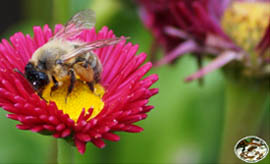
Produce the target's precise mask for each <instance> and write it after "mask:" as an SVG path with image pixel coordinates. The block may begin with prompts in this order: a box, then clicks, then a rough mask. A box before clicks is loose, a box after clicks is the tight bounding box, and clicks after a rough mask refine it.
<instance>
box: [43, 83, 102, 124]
mask: <svg viewBox="0 0 270 164" xmlns="http://www.w3.org/2000/svg"><path fill="white" fill-rule="evenodd" d="M69 84H70V83H69V82H65V83H64V84H63V85H62V86H61V87H59V88H57V89H56V90H55V91H53V92H52V93H51V87H52V86H53V84H50V85H48V86H47V87H46V88H45V89H44V91H43V93H42V97H43V98H44V99H45V100H47V101H48V102H49V101H54V102H55V103H56V105H57V108H58V109H59V110H63V112H64V113H65V114H68V115H69V117H70V118H71V119H72V120H74V121H75V122H77V120H78V118H79V116H80V114H81V112H82V110H83V108H84V109H85V112H86V113H87V111H88V109H89V108H91V107H92V108H93V112H92V115H91V117H90V118H89V119H92V118H94V117H95V116H97V115H98V114H99V113H100V112H101V111H102V109H103V107H104V102H103V101H102V97H103V95H104V93H105V90H104V88H103V87H102V85H100V84H95V86H94V93H93V92H92V91H91V90H90V89H89V87H88V85H87V84H85V83H83V82H82V81H79V80H77V81H76V83H75V86H74V88H73V90H72V92H71V93H70V94H69V95H68V97H67V98H66V95H67V91H68V87H69Z"/></svg>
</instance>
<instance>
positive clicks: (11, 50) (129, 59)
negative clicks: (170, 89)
mask: <svg viewBox="0 0 270 164" xmlns="http://www.w3.org/2000/svg"><path fill="white" fill-rule="evenodd" d="M61 28H62V26H61V25H57V26H56V27H55V30H54V33H55V32H56V31H58V30H60V29H61ZM52 36H53V32H52V30H51V29H50V28H49V27H48V26H47V25H45V26H44V28H43V29H42V28H41V27H39V26H36V27H34V37H33V38H31V37H30V35H28V34H27V35H24V34H22V33H21V32H18V33H16V34H15V35H13V36H12V37H10V41H11V44H10V43H9V42H8V41H7V40H5V39H3V40H2V43H1V44H0V106H1V107H2V108H3V109H4V110H6V111H8V112H10V114H8V115H7V117H8V118H10V119H13V120H17V121H19V122H20V124H19V125H17V128H18V129H21V130H31V131H33V132H39V133H41V134H49V135H53V136H54V137H55V138H65V139H67V138H69V139H70V138H71V139H72V141H74V143H75V145H76V147H77V148H78V150H79V152H80V153H84V152H85V145H86V143H88V142H92V143H93V144H94V145H96V146H97V147H99V148H103V147H104V146H105V143H104V141H103V140H104V139H106V140H110V141H118V140H119V139H120V137H119V136H118V135H116V134H114V132H115V131H125V132H132V133H136V132H141V131H142V130H143V128H141V127H139V126H137V125H134V123H135V122H138V121H140V120H143V119H145V118H146V117H147V114H146V113H147V112H149V111H150V110H151V109H153V106H150V105H147V104H148V99H149V98H150V97H151V96H153V95H155V94H157V93H158V89H157V88H153V89H149V87H150V86H151V85H152V84H153V83H155V82H156V81H157V80H158V76H157V75H155V74H153V75H150V76H148V77H146V78H143V76H144V75H145V74H146V73H147V72H148V71H149V70H150V69H151V67H152V64H151V63H150V62H148V63H146V64H144V65H142V64H143V62H144V61H145V59H146V54H145V53H141V54H139V55H136V52H137V49H138V45H132V44H131V43H125V41H121V42H120V43H118V44H116V45H112V46H107V47H104V48H100V49H96V50H95V53H96V54H97V55H98V57H99V59H100V61H101V63H102V65H103V72H102V77H101V82H100V83H101V85H102V86H103V87H104V89H105V94H104V95H103V97H102V102H103V103H104V107H103V106H102V107H101V109H100V110H101V111H95V108H92V107H91V108H88V107H87V108H86V107H85V108H86V109H85V108H83V109H82V108H78V107H77V108H76V106H72V105H71V106H72V108H75V109H74V110H75V111H79V115H77V116H76V115H74V114H73V116H72V117H71V114H70V113H69V112H67V111H65V110H62V109H59V108H58V105H57V103H55V102H53V101H50V102H48V103H47V102H46V101H44V100H42V99H41V98H40V97H39V96H38V95H37V94H36V93H35V92H34V90H33V89H32V88H31V86H30V84H29V82H28V81H27V80H26V79H25V78H24V77H23V76H21V75H20V74H19V73H17V72H15V71H14V68H17V69H18V70H20V71H21V72H23V70H24V67H25V65H26V64H27V63H28V61H29V59H30V58H31V56H32V54H33V53H34V52H35V50H37V49H38V48H39V47H41V46H42V45H44V44H45V43H46V42H48V40H49V39H50V38H51V37H52ZM113 37H115V36H114V34H113V32H112V31H111V30H109V29H108V28H107V27H103V28H102V29H101V30H100V31H99V32H98V33H96V32H95V30H94V29H92V30H85V31H83V32H82V33H81V34H80V35H79V36H78V38H79V39H80V40H81V41H84V42H91V41H95V40H99V39H106V38H113ZM68 101H69V100H68ZM85 101H87V102H88V100H87V99H86V100H85ZM67 104H68V103H67ZM95 112H96V113H95ZM94 113H95V114H94Z"/></svg>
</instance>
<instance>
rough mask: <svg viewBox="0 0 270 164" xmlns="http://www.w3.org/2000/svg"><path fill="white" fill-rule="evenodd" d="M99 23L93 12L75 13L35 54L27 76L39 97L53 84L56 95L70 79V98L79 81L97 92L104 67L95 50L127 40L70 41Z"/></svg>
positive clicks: (26, 72)
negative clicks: (97, 85) (96, 85)
mask: <svg viewBox="0 0 270 164" xmlns="http://www.w3.org/2000/svg"><path fill="white" fill-rule="evenodd" d="M95 22H96V17H95V13H94V12H93V11H92V10H89V9H87V10H83V11H81V12H79V13H77V14H75V15H74V16H73V17H72V18H71V19H70V20H69V21H68V23H67V24H66V25H65V27H64V28H62V29H61V30H60V31H59V32H57V33H56V34H55V35H54V36H53V37H52V38H51V39H50V40H49V41H48V42H47V43H46V44H44V45H43V46H42V47H40V48H38V49H37V50H36V51H35V52H34V54H33V55H32V58H31V59H30V60H29V62H28V64H27V65H26V66H25V70H24V71H25V72H24V76H25V77H26V79H27V80H28V81H29V82H30V83H31V84H32V86H33V88H34V90H35V91H36V92H37V93H38V94H39V96H41V97H42V91H43V90H44V89H45V87H46V86H47V85H48V84H50V83H51V82H53V86H52V87H51V93H52V92H53V91H55V90H56V89H57V88H58V87H60V86H61V85H63V82H64V81H66V80H70V84H69V87H68V92H67V95H66V98H67V96H68V95H69V94H70V93H71V92H72V90H73V88H74V84H75V82H76V80H81V81H83V82H84V83H87V85H88V86H89V89H90V90H92V91H93V92H94V84H96V83H98V82H100V77H101V73H102V64H101V62H100V60H99V58H98V56H97V55H96V54H95V53H94V52H93V50H95V49H97V48H101V47H104V46H109V45H113V44H116V43H118V42H119V41H121V40H123V39H126V38H117V37H116V38H111V39H104V40H97V41H94V42H90V43H86V42H82V41H79V40H73V39H70V38H74V37H76V36H77V35H79V34H80V33H81V32H82V31H83V30H85V29H91V28H92V27H94V25H95Z"/></svg>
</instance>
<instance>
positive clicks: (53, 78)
mask: <svg viewBox="0 0 270 164" xmlns="http://www.w3.org/2000/svg"><path fill="white" fill-rule="evenodd" d="M52 80H53V84H54V85H53V86H52V87H51V93H50V96H52V92H53V91H55V90H56V89H57V88H58V86H59V84H58V81H57V80H56V79H55V77H54V76H52Z"/></svg>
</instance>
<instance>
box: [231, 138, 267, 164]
mask: <svg viewBox="0 0 270 164" xmlns="http://www.w3.org/2000/svg"><path fill="white" fill-rule="evenodd" d="M234 152H235V154H236V156H237V157H238V158H239V159H241V160H243V161H245V162H248V163H256V162H259V161H260V160H262V159H264V158H265V157H266V155H267V154H268V152H269V148H268V146H267V144H266V142H265V141H264V140H263V139H261V138H259V137H257V136H247V137H244V138H242V139H240V140H239V141H238V142H237V143H236V145H235V147H234Z"/></svg>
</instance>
